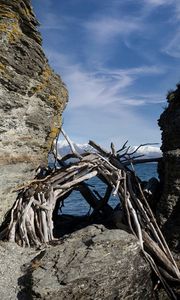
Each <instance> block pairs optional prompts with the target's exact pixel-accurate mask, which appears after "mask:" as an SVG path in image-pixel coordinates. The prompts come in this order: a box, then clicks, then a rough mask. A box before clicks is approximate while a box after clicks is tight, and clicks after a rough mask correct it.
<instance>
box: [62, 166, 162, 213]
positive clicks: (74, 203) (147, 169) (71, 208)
mask: <svg viewBox="0 0 180 300" xmlns="http://www.w3.org/2000/svg"><path fill="white" fill-rule="evenodd" d="M135 171H136V174H137V175H138V176H139V178H140V179H141V180H143V181H144V180H148V179H150V178H151V177H156V178H157V177H158V175H157V163H146V164H141V165H136V166H135ZM86 183H88V184H89V187H90V188H91V190H93V189H95V190H97V191H98V192H99V194H100V195H101V196H104V194H105V191H106V185H105V184H104V183H103V182H102V181H101V180H100V179H99V178H97V177H94V178H91V179H90V180H88V181H86ZM118 203H119V199H118V198H117V197H114V196H111V198H110V200H109V204H110V205H111V206H112V207H113V208H114V207H116V205H117V204H118ZM88 212H90V206H89V205H88V203H87V202H86V200H84V198H83V197H82V196H81V194H80V193H79V192H77V191H73V192H72V193H71V195H70V196H69V197H68V198H67V199H65V201H64V207H62V209H61V212H60V213H63V214H70V215H77V216H81V215H86V214H88Z"/></svg>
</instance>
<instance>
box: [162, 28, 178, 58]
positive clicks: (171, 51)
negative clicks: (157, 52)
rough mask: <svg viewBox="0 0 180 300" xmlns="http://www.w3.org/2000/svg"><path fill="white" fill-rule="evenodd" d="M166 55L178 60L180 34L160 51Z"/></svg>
mask: <svg viewBox="0 0 180 300" xmlns="http://www.w3.org/2000/svg"><path fill="white" fill-rule="evenodd" d="M162 51H163V52H165V53H166V54H168V55H170V56H172V57H175V58H180V32H177V33H176V34H175V36H174V37H173V38H172V40H171V41H169V42H168V45H167V46H165V47H164V48H163V49H162Z"/></svg>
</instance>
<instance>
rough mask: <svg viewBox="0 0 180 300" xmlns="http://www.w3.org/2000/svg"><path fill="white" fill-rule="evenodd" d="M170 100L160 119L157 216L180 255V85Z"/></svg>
mask: <svg viewBox="0 0 180 300" xmlns="http://www.w3.org/2000/svg"><path fill="white" fill-rule="evenodd" d="M167 98H168V102H169V103H168V107H167V108H166V109H165V111H164V112H163V113H162V115H161V117H160V120H159V125H160V128H161V130H162V147H161V149H162V151H163V161H162V163H160V164H159V175H160V181H161V186H162V195H161V199H160V201H159V203H158V207H157V217H158V220H159V223H160V225H161V226H162V229H163V232H164V233H165V236H166V239H167V241H168V243H169V246H170V247H171V249H172V250H174V251H176V252H180V218H179V212H180V85H177V89H176V90H175V91H174V92H171V93H169V95H168V97H167Z"/></svg>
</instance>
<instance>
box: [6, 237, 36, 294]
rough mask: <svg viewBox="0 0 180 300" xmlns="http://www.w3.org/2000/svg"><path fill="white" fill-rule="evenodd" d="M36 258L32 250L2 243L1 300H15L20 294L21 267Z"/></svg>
mask: <svg viewBox="0 0 180 300" xmlns="http://www.w3.org/2000/svg"><path fill="white" fill-rule="evenodd" d="M34 256H35V251H34V250H32V249H23V248H21V247H19V246H18V245H16V244H15V243H4V242H0V299H1V300H15V299H18V294H19V293H20V290H21V289H20V284H19V283H18V281H19V278H20V277H21V276H23V272H22V270H21V265H23V264H24V263H26V262H27V261H29V260H30V259H31V258H33V257H34Z"/></svg>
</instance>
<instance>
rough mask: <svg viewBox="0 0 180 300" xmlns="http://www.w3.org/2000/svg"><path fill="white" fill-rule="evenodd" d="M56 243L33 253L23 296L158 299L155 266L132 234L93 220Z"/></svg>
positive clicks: (110, 299) (88, 299)
mask: <svg viewBox="0 0 180 300" xmlns="http://www.w3.org/2000/svg"><path fill="white" fill-rule="evenodd" d="M58 243H59V245H56V246H54V247H51V248H49V249H47V250H45V252H43V253H42V255H41V256H39V257H40V259H39V258H38V257H37V259H34V260H33V262H32V264H31V267H30V268H28V269H27V271H26V273H25V275H24V279H23V277H22V278H21V283H23V282H24V284H23V285H24V287H23V286H22V287H21V288H22V290H23V292H22V294H23V295H24V297H25V295H26V296H28V295H31V297H32V298H29V299H44V300H50V299H53V300H56V299H58V300H61V299H62V300H65V299H68V300H71V299H78V300H83V299H84V300H85V299H86V300H90V299H93V300H101V299H102V300H104V299H108V300H113V299H117V300H118V299H119V300H120V299H123V300H126V299H136V300H142V299H146V300H148V299H150V300H152V299H154V298H153V288H152V280H151V269H150V266H149V264H148V263H147V262H146V261H145V260H144V259H143V257H142V254H141V250H140V246H139V244H138V241H137V240H136V238H135V237H134V236H133V235H131V234H128V233H127V232H125V231H122V230H118V229H114V230H108V229H106V228H105V227H104V226H103V225H92V226H89V227H86V228H84V229H81V230H79V231H76V232H74V233H72V234H71V235H69V236H68V237H65V238H64V239H63V240H62V241H59V242H58ZM29 283H31V284H29ZM24 288H25V289H24ZM24 299H28V298H24Z"/></svg>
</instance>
